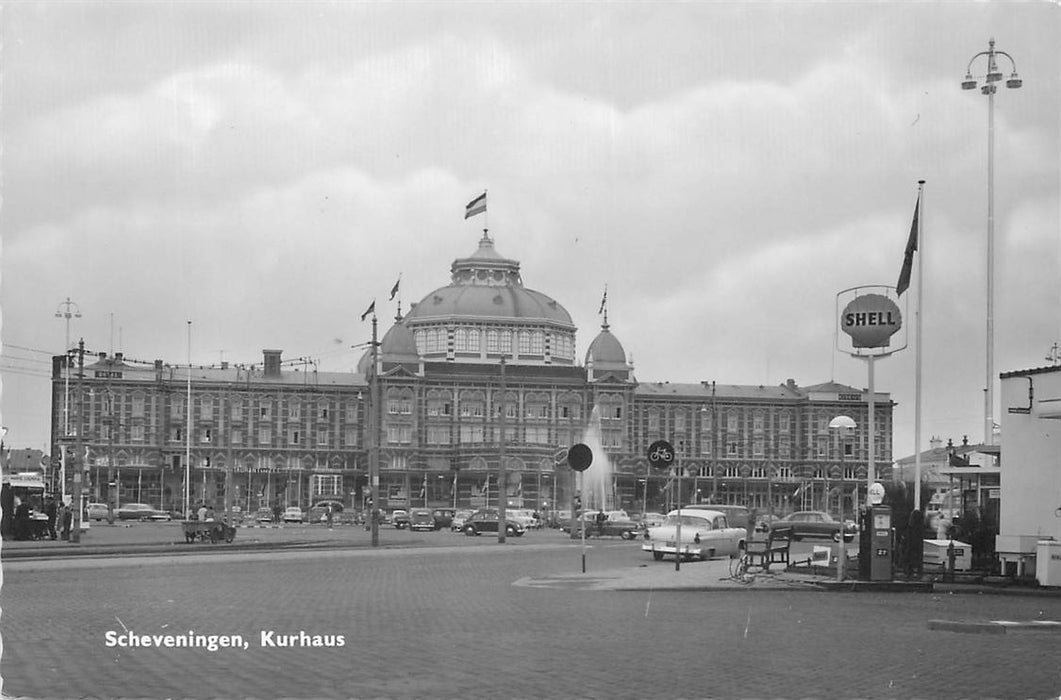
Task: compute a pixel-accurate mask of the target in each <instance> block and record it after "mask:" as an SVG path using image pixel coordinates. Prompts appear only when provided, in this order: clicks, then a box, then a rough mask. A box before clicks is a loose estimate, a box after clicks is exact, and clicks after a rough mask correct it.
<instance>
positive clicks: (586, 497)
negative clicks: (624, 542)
mask: <svg viewBox="0 0 1061 700" xmlns="http://www.w3.org/2000/svg"><path fill="white" fill-rule="evenodd" d="M582 442H584V443H585V444H586V446H587V447H589V448H590V450H592V451H593V463H592V464H590V465H589V469H587V470H586V471H584V472H582V476H581V479H582V485H581V489H582V507H583V508H585V509H587V510H615V494H614V492H613V483H612V464H611V462H610V461H609V460H608V455H607V453H605V451H604V448H603V447H602V446H601V428H600V408H599V407H598V406H594V407H593V412H592V413H590V417H589V425H588V426H586V430H585V432H584V433H583V434H582Z"/></svg>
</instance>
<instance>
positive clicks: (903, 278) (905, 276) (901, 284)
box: [895, 192, 921, 296]
mask: <svg viewBox="0 0 1061 700" xmlns="http://www.w3.org/2000/svg"><path fill="white" fill-rule="evenodd" d="M920 209H921V193H920V192H918V194H917V204H915V205H914V223H913V224H911V226H910V238H908V239H907V241H906V254H905V255H904V256H903V268H902V269H901V270H899V281H898V282H896V283H895V296H899V295H900V294H902V293H903V292H905V291H906V290H907V289H909V288H910V271H911V270H912V269H913V267H914V251H916V250H917V217H918V213H919V210H920Z"/></svg>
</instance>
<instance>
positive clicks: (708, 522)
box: [641, 509, 748, 561]
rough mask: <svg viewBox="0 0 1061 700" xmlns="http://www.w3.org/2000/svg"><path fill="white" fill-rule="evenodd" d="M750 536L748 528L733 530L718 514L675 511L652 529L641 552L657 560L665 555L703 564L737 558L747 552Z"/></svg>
mask: <svg viewBox="0 0 1061 700" xmlns="http://www.w3.org/2000/svg"><path fill="white" fill-rule="evenodd" d="M679 521H680V522H681V541H680V542H679V541H678V523H679ZM747 535H748V531H747V530H746V529H745V528H742V527H730V525H729V522H728V521H727V520H726V516H725V515H724V514H723V513H720V512H718V511H713V510H689V509H682V510H672V511H671V512H670V513H668V514H667V517H666V519H665V520H664V521H663V524H662V525H659V526H657V527H652V528H649V530H648V541H647V542H646V543H645V544H643V545H641V549H643V550H644V551H646V552H651V553H652V558H653V559H655V560H656V561H660V560H661V559H663V557H665V556H680V557H681V558H682V559H699V560H701V561H703V560H705V559H710V558H712V557H720V556H730V557H735V556H738V555H739V554H740V553H741V552H742V551H743V550H744V543H745V541H746V539H747Z"/></svg>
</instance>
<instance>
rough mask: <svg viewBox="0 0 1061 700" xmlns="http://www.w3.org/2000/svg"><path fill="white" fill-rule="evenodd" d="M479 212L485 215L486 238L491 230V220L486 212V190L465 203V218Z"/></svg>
mask: <svg viewBox="0 0 1061 700" xmlns="http://www.w3.org/2000/svg"><path fill="white" fill-rule="evenodd" d="M477 214H482V215H483V238H486V236H487V234H488V233H489V231H490V222H489V219H487V216H489V215H488V214H487V213H486V190H483V193H482V194H481V195H479V196H478V197H476V198H475V199H473V200H472V201H470V202H468V203H467V204H465V205H464V218H465V219H470V218H472V217H473V216H476V215H477Z"/></svg>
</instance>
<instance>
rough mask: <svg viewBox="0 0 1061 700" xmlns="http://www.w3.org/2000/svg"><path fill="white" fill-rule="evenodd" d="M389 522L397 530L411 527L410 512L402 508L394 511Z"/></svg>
mask: <svg viewBox="0 0 1061 700" xmlns="http://www.w3.org/2000/svg"><path fill="white" fill-rule="evenodd" d="M389 522H390V524H391V525H393V526H394V529H396V530H401V529H402V528H406V527H409V511H407V510H403V509H401V508H399V509H397V510H392V511H391V515H390V520H389Z"/></svg>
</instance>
